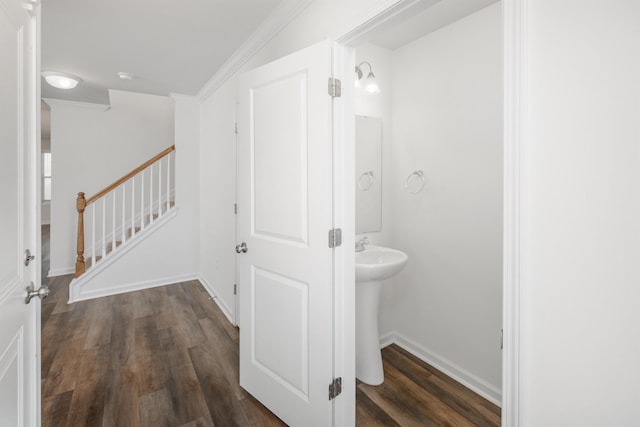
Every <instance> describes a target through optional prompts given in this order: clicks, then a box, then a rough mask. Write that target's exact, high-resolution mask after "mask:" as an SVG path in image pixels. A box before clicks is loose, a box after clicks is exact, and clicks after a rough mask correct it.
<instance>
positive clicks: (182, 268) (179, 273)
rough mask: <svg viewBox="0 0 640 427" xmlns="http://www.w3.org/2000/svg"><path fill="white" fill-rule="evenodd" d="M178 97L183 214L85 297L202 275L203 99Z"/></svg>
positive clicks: (178, 187) (86, 288) (91, 285)
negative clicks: (201, 121) (200, 196)
mask: <svg viewBox="0 0 640 427" xmlns="http://www.w3.org/2000/svg"><path fill="white" fill-rule="evenodd" d="M172 97H173V99H174V100H175V145H176V153H175V180H176V181H175V202H176V205H175V206H176V207H177V215H176V217H175V218H173V219H171V220H169V221H168V222H167V223H166V224H164V225H162V226H161V228H159V229H158V230H156V231H155V232H154V233H153V234H151V235H150V236H149V237H148V238H146V240H144V241H142V242H141V243H140V244H138V245H137V246H136V247H134V248H133V249H132V250H131V251H130V252H128V253H127V254H126V255H125V256H123V257H122V258H120V259H118V260H116V261H115V262H114V263H113V264H111V265H110V266H108V267H107V268H106V269H105V270H104V271H102V272H101V273H100V274H98V275H97V276H96V277H95V278H93V279H92V280H91V281H90V282H88V283H86V284H85V285H83V286H82V290H81V291H80V298H81V299H84V298H90V297H91V298H92V297H96V296H102V295H110V294H113V293H122V292H129V291H131V290H135V289H143V288H149V287H153V286H160V285H167V284H170V283H177V282H181V281H184V280H189V279H195V278H197V277H198V270H199V262H198V261H199V256H198V239H199V223H198V216H199V209H200V207H199V201H198V197H199V191H200V183H199V160H198V159H199V122H200V119H199V114H198V113H199V103H198V101H197V100H196V99H195V98H194V97H189V96H180V95H173V96H172ZM169 102H171V103H173V101H172V100H169ZM52 228H53V227H52Z"/></svg>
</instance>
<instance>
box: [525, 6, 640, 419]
mask: <svg viewBox="0 0 640 427" xmlns="http://www.w3.org/2000/svg"><path fill="white" fill-rule="evenodd" d="M528 4H529V16H528V21H527V24H528V28H529V33H528V35H529V41H530V48H531V51H530V57H529V64H530V68H529V70H528V71H529V76H530V77H529V88H530V98H529V99H528V102H527V103H526V108H528V110H529V117H530V123H529V129H530V131H529V132H528V134H527V135H528V137H529V139H528V141H527V147H528V153H529V154H528V156H527V164H526V170H525V171H524V172H526V173H527V176H528V179H529V182H530V185H529V187H528V188H527V189H525V190H527V191H526V192H523V194H528V195H529V197H528V198H527V200H526V207H527V210H526V211H525V215H526V216H527V218H528V219H527V222H526V223H525V226H526V228H525V234H526V236H528V238H527V240H526V242H525V247H524V248H523V249H524V252H523V254H524V255H525V258H524V259H523V263H522V264H523V267H524V268H525V270H524V273H523V277H522V280H523V290H522V291H523V292H522V295H521V300H522V304H523V308H522V315H523V318H522V321H523V324H522V328H521V335H520V339H521V342H522V350H521V351H522V352H521V356H522V360H521V367H522V375H521V402H522V405H521V414H520V419H521V424H520V425H523V426H604V425H607V426H632V425H638V420H640V405H638V402H639V400H638V398H639V396H640V365H639V363H638V361H639V360H640V340H639V339H638V336H639V332H638V331H639V327H640V310H639V309H638V307H639V301H640V285H639V284H640V262H639V260H640V198H639V194H640V126H639V124H638V123H639V120H640V119H639V118H640V79H639V76H640V50H639V49H638V43H639V41H640V2H637V1H634V0H613V1H607V2H597V1H587V2H576V1H568V0H562V1H559V0H538V1H535V2H528Z"/></svg>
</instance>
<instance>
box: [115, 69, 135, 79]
mask: <svg viewBox="0 0 640 427" xmlns="http://www.w3.org/2000/svg"><path fill="white" fill-rule="evenodd" d="M118 77H120V78H121V79H122V80H133V74H131V73H125V72H124V71H119V72H118Z"/></svg>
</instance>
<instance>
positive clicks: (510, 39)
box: [335, 0, 530, 427]
mask: <svg viewBox="0 0 640 427" xmlns="http://www.w3.org/2000/svg"><path fill="white" fill-rule="evenodd" d="M528 2H529V0H501V3H502V33H503V41H502V48H503V150H504V151H503V153H504V154H503V266H502V272H503V284H502V327H503V353H502V405H501V406H502V417H501V423H502V426H509V427H517V426H518V425H520V406H521V402H522V393H521V391H520V375H521V366H522V360H523V355H522V354H521V346H522V343H521V341H520V338H519V337H520V336H521V333H522V324H521V321H520V318H521V312H522V311H523V308H522V305H523V304H522V301H521V298H520V294H521V290H522V289H524V287H525V285H526V283H525V280H524V278H525V277H526V270H525V269H526V263H525V262H524V260H525V255H526V254H525V250H526V247H527V242H528V233H527V224H528V222H527V214H526V212H527V211H528V206H529V203H530V202H529V198H528V191H527V188H528V183H529V181H530V177H529V176H528V174H527V168H526V162H527V155H528V146H529V144H530V142H529V141H528V137H527V132H528V129H529V122H528V115H527V109H526V106H527V105H528V104H529V96H530V95H529V91H528V74H527V67H528V63H529V62H528V53H529V43H528V39H529V34H528V26H527V21H528V19H529V14H528ZM432 3H433V2H432V1H431V0H398V1H397V2H396V3H394V4H393V5H392V6H390V7H389V8H387V9H385V10H384V11H382V12H380V13H379V14H377V15H375V16H373V17H371V18H370V19H368V20H366V21H365V22H363V23H361V24H360V25H358V26H356V27H354V28H352V29H350V30H349V31H347V32H346V33H345V34H344V35H343V36H341V37H339V38H338V39H337V42H338V43H340V45H342V48H343V50H344V52H343V60H344V61H345V62H348V63H349V65H351V68H349V69H351V70H352V69H353V66H355V61H354V57H355V55H354V48H355V46H356V45H358V44H359V43H361V42H363V41H365V40H366V39H367V38H368V37H369V36H370V35H371V34H372V33H373V32H377V31H380V30H383V29H386V28H389V27H391V26H393V25H396V24H397V23H399V22H401V21H402V20H404V19H406V18H407V17H408V16H411V15H412V14H414V13H415V12H416V11H418V10H421V9H424V8H425V7H428V6H429V5H430V4H432ZM345 71H346V70H345ZM345 75H347V76H348V75H350V74H345ZM352 86H353V85H349V84H344V85H343V90H344V92H343V96H344V97H345V99H344V101H345V102H344V105H343V108H345V111H349V110H348V109H347V107H351V103H353V102H354V96H355V95H354V93H353V90H352ZM351 111H353V109H352V110H351ZM342 119H343V127H342V135H341V137H342V138H344V139H343V141H344V142H345V143H344V144H342V147H343V148H342V150H343V151H342V153H338V154H342V155H343V156H344V157H343V161H344V162H347V161H348V160H347V159H348V158H351V160H352V161H353V162H355V155H354V153H353V152H352V150H353V148H354V147H355V144H354V143H346V142H347V141H354V140H355V130H354V129H353V126H352V125H351V124H349V120H348V119H347V118H346V117H343V118H342ZM350 138H351V139H350ZM350 156H353V157H350ZM338 165H339V167H336V169H339V168H340V167H341V168H342V170H343V172H344V171H346V170H347V169H349V165H348V164H344V163H343V164H340V163H338ZM352 168H353V167H351V169H352ZM351 169H349V172H351ZM351 176H353V174H352V173H351V174H346V175H344V176H342V177H341V178H340V179H342V180H343V181H342V182H343V184H344V186H345V187H346V188H342V189H340V191H342V192H343V193H346V192H347V188H351V187H353V186H354V183H353V182H352V179H350V177H351ZM349 186H351V187H349ZM348 207H350V205H349V204H348V203H346V206H345V205H340V204H337V205H336V211H337V214H342V215H347V214H349V212H347V211H348ZM351 214H352V216H353V217H355V212H351ZM344 220H347V218H344ZM354 222H355V221H354ZM343 223H345V224H348V223H347V222H344V221H343ZM349 225H350V226H353V228H350V227H346V226H345V230H346V232H345V233H344V234H345V245H348V246H347V247H351V246H352V244H353V242H351V241H347V240H346V238H350V237H352V236H351V235H352V234H353V233H352V232H350V231H349V230H352V231H355V224H349ZM341 261H342V263H343V266H344V267H345V268H346V267H349V268H353V267H354V260H353V259H352V258H351V257H349V255H348V254H343V256H342V260H341ZM351 280H353V278H351ZM344 283H345V284H348V283H349V281H348V280H347V277H346V276H345V282H344ZM344 297H345V300H344V303H345V307H349V305H348V304H351V303H352V301H350V300H349V297H350V296H349V295H344ZM351 307H355V300H354V301H353V305H351ZM343 326H344V327H345V328H346V327H348V326H349V325H348V324H346V323H345V324H344V325H343ZM349 332H350V331H349V330H342V331H340V330H337V329H336V337H340V336H344V335H346V334H348V333H349ZM345 350H346V349H345ZM340 357H342V358H344V360H342V363H343V364H347V363H348V362H349V361H348V357H349V354H348V352H347V351H343V353H342V354H341V355H340ZM340 357H339V358H340ZM339 358H338V359H339ZM338 366H339V364H338ZM345 372H346V371H345ZM346 390H347V394H348V396H345V398H344V399H343V402H336V407H335V410H336V412H341V419H343V420H347V419H349V418H348V414H349V411H350V409H349V407H348V406H346V405H347V404H351V403H350V401H349V399H351V400H353V406H351V408H355V393H353V396H350V394H351V392H350V390H351V389H350V388H349V387H346ZM347 397H348V398H347ZM338 401H340V399H338ZM336 420H337V419H336ZM336 425H348V423H347V424H341V423H338V422H336Z"/></svg>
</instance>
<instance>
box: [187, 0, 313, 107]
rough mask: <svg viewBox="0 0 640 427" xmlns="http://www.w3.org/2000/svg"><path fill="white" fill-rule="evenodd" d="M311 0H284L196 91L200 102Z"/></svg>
mask: <svg viewBox="0 0 640 427" xmlns="http://www.w3.org/2000/svg"><path fill="white" fill-rule="evenodd" d="M312 1H313V0H284V1H283V2H282V3H280V5H278V6H277V7H276V8H275V9H274V11H273V12H272V13H271V15H269V16H268V17H267V19H266V20H264V21H263V22H262V24H260V26H259V27H258V28H257V29H256V30H255V31H254V32H253V33H252V34H251V36H249V38H248V39H247V40H246V41H245V42H244V43H243V44H242V46H240V48H238V50H236V51H235V52H234V53H233V55H231V57H230V58H229V59H228V60H227V62H225V63H224V64H223V65H222V67H220V68H219V69H218V71H216V73H215V74H214V75H213V76H212V77H211V78H210V79H209V81H207V83H205V85H204V86H203V87H202V89H200V91H199V92H198V95H197V97H198V99H199V100H200V102H203V101H205V100H206V99H207V98H208V97H209V96H211V94H212V93H213V92H215V91H216V89H218V88H219V87H220V86H222V84H223V83H224V82H226V81H227V80H228V79H229V78H230V77H231V76H233V75H234V74H235V73H236V72H237V71H238V70H240V68H241V67H242V66H243V65H244V64H246V63H247V61H248V60H249V59H251V57H253V56H254V55H255V54H256V53H258V52H259V51H260V49H262V48H263V47H264V46H265V45H266V44H267V43H268V42H269V41H270V40H271V39H272V38H274V37H275V36H276V35H277V34H278V33H279V32H280V31H282V29H283V28H284V27H286V26H287V25H288V24H289V23H290V22H291V21H292V20H293V19H294V18H295V17H296V16H298V15H299V14H300V13H301V12H302V11H303V10H305V9H306V8H307V6H309V5H310V4H311V2H312Z"/></svg>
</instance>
